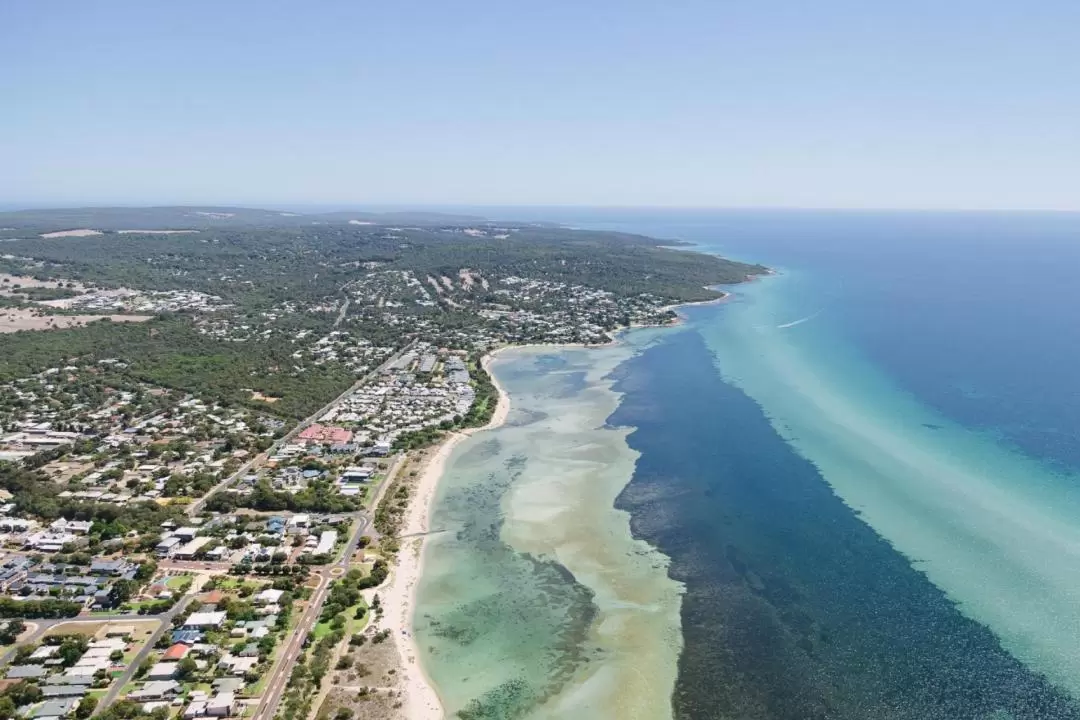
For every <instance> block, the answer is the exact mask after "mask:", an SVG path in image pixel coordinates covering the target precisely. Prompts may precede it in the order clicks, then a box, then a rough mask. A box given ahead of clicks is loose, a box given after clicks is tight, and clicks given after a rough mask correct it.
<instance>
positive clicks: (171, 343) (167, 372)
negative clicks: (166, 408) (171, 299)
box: [0, 317, 356, 418]
mask: <svg viewBox="0 0 1080 720" xmlns="http://www.w3.org/2000/svg"><path fill="white" fill-rule="evenodd" d="M295 350H296V348H295V346H294V345H293V344H292V343H291V342H289V340H288V338H285V337H280V338H277V339H274V340H273V341H267V342H262V343H243V344H237V343H229V342H225V341H223V340H217V339H214V338H211V337H209V336H207V335H204V334H201V333H199V332H198V330H197V329H196V328H195V326H194V324H193V323H192V321H191V319H190V318H187V317H162V318H160V319H157V320H153V321H151V322H148V323H113V322H109V321H107V320H102V321H100V322H95V323H90V324H89V325H87V326H85V327H79V328H68V329H64V330H52V331H49V332H17V333H10V334H7V335H5V336H4V353H3V354H2V355H0V382H7V381H10V380H14V379H16V378H20V377H26V376H28V375H32V374H34V373H37V372H40V371H42V370H44V369H46V368H49V367H54V366H56V365H59V364H63V362H65V361H66V360H68V359H71V358H75V357H89V358H93V359H96V360H101V359H106V358H123V359H124V362H125V363H126V364H127V367H126V368H124V369H122V370H114V371H113V372H112V375H113V376H118V377H114V379H113V383H112V384H113V385H114V386H120V387H123V386H126V385H133V384H135V383H139V382H144V383H150V384H152V385H156V386H160V387H166V388H172V389H176V390H182V391H185V392H191V393H194V394H197V395H200V396H204V397H212V398H214V399H215V400H217V401H218V402H221V403H222V404H225V405H228V404H236V405H246V406H252V407H258V408H259V409H260V410H263V411H266V412H270V413H275V414H278V415H281V416H284V417H289V418H300V417H305V416H307V415H309V414H310V413H312V412H313V411H315V410H316V409H318V408H319V407H321V406H322V404H323V403H325V402H326V400H328V399H329V398H332V397H334V396H335V395H337V394H339V393H341V392H343V391H344V390H345V389H347V388H348V387H349V385H351V384H352V383H353V382H354V381H355V379H356V378H355V376H354V375H353V374H352V373H350V372H348V371H347V370H345V369H344V368H342V367H341V366H339V365H336V364H325V365H321V366H317V367H313V368H309V369H307V370H305V371H304V372H299V371H297V370H295V369H293V368H294V365H295V360H294V359H293V358H292V354H293V352H295ZM251 390H256V391H258V392H261V393H263V394H265V395H269V396H273V397H278V398H281V400H280V401H278V402H275V403H273V404H272V405H267V404H266V403H259V402H257V401H253V400H252V399H251Z"/></svg>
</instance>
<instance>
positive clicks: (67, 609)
mask: <svg viewBox="0 0 1080 720" xmlns="http://www.w3.org/2000/svg"><path fill="white" fill-rule="evenodd" d="M82 609H83V605H82V603H77V602H68V601H66V600H53V599H52V598H47V599H42V600H13V599H12V598H10V597H0V618H65V617H75V616H76V615H78V614H79V612H80V611H81V610H82Z"/></svg>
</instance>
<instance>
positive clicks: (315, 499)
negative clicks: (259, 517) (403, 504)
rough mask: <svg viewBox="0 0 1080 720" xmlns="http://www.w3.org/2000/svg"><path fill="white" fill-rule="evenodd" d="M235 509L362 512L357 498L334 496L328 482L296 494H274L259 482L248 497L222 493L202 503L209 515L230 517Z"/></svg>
mask: <svg viewBox="0 0 1080 720" xmlns="http://www.w3.org/2000/svg"><path fill="white" fill-rule="evenodd" d="M237 508H249V509H251V510H260V511H263V512H282V511H291V512H315V513H347V512H355V511H356V510H360V509H362V508H363V501H362V500H361V499H360V498H359V496H357V497H352V496H348V495H342V494H340V493H338V492H337V490H336V489H335V488H334V484H333V482H331V481H329V480H316V481H315V482H312V483H311V484H310V485H309V486H308V487H306V488H304V489H303V490H301V491H299V492H296V493H290V492H286V491H284V490H275V489H274V488H273V486H272V485H271V484H270V482H269V481H268V480H259V481H258V482H256V483H255V486H254V487H253V488H252V491H251V493H250V494H247V495H241V494H239V493H234V492H228V491H224V490H222V491H219V492H216V493H214V494H213V495H211V496H210V498H209V500H207V501H206V509H207V510H211V511H213V512H220V513H230V512H232V511H233V510H236V509H237Z"/></svg>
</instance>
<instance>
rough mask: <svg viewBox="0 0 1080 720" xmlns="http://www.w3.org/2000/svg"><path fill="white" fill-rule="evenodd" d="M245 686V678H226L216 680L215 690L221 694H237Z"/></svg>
mask: <svg viewBox="0 0 1080 720" xmlns="http://www.w3.org/2000/svg"><path fill="white" fill-rule="evenodd" d="M245 684H246V683H245V682H244V680H243V678H230V677H224V678H218V679H216V680H214V682H213V688H214V689H215V690H217V691H218V692H219V693H225V692H231V693H236V692H239V691H241V690H243V689H244V685H245Z"/></svg>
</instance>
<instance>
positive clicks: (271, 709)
mask: <svg viewBox="0 0 1080 720" xmlns="http://www.w3.org/2000/svg"><path fill="white" fill-rule="evenodd" d="M404 461H405V456H404V455H399V456H398V457H397V458H395V460H394V464H393V465H391V466H390V469H389V470H388V471H387V473H386V477H385V478H384V479H383V482H382V485H381V486H380V487H379V492H378V494H377V495H376V497H375V502H373V503H372V504H371V512H374V511H375V509H376V508H378V500H379V499H380V498H381V497H382V495H383V494H384V493H385V492H386V489H387V488H388V487H390V485H392V484H393V482H394V478H395V477H397V474H398V472H400V471H401V468H402V467H403V466H404V464H405V462H404ZM355 517H356V520H357V522H356V529H355V530H354V531H353V534H352V536H351V537H350V538H349V542H348V543H346V545H345V550H344V552H342V554H341V557H340V558H339V559H338V561H337V562H335V563H334V564H333V565H327V566H324V567H323V568H322V569H321V570H320V574H319V587H318V588H316V590H315V592H314V593H312V595H311V601H310V602H309V603H308V606H307V609H306V610H304V616H303V617H302V618H301V619H300V623H299V625H297V626H296V630H294V631H293V635H292V637H291V638H289V641H288V644H287V645H286V647H285V649H284V650H282V652H281V655H280V656H279V657H278V661H277V664H275V665H274V668H273V669H272V670H271V671H270V682H269V683H267V685H266V690H265V691H264V692H263V696H262V698H261V699H260V701H259V706H258V708H256V710H255V714H254V716H252V720H273V717H274V715H275V714H276V713H277V709H278V705H279V704H281V696H282V695H283V694H284V693H285V688H286V687H287V686H288V684H289V676H290V675H292V669H293V667H294V666H295V665H296V659H297V658H298V657H299V656H300V653H301V652H303V649H304V648H303V645H304V638H306V637H307V636H308V633H309V632H311V629H312V628H313V627H315V623H316V622H318V619H319V615H320V614H322V606H323V603H324V602H326V596H327V595H328V594H329V592H330V582H331V581H332V580H333V579H334V578H335V577H338V576H340V575H344V574H345V573H346V572H347V571H348V569H349V563H350V562H351V561H352V556H353V554H354V553H355V552H356V549H357V546H358V545H359V544H360V538H361V537H363V536H364V533H365V532H366V531H367V530H368V528H369V527H370V526H371V524H372V520H371V518H370V517H369V516H368V514H367V512H366V511H365V512H360V513H357V514H356V515H355Z"/></svg>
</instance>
